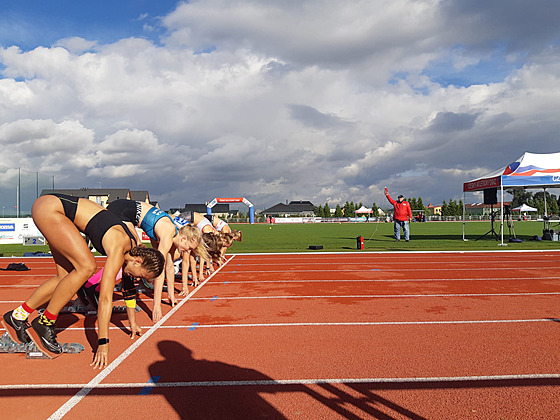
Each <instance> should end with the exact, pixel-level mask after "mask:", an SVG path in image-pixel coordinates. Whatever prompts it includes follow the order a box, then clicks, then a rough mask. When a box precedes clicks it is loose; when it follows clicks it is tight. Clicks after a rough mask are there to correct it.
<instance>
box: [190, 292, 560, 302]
mask: <svg viewBox="0 0 560 420" xmlns="http://www.w3.org/2000/svg"><path fill="white" fill-rule="evenodd" d="M552 295H560V292H535V293H530V292H527V293H449V294H447V293H442V294H431V295H425V294H418V295H306V296H303V295H302V296H295V295H294V296H219V297H215V296H213V297H205V298H193V299H191V300H252V299H380V298H426V297H494V296H552Z"/></svg>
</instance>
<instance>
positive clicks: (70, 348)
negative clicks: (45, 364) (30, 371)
mask: <svg viewBox="0 0 560 420" xmlns="http://www.w3.org/2000/svg"><path fill="white" fill-rule="evenodd" d="M84 350H85V347H84V346H83V345H81V344H80V343H64V344H63V345H62V353H69V354H76V353H81V352H82V351H84ZM0 353H25V358H26V359H51V357H49V356H47V355H46V354H45V353H43V352H42V351H41V350H40V349H39V348H37V346H36V345H35V343H34V342H33V341H31V342H30V343H16V342H15V341H13V340H12V339H11V338H10V335H9V334H8V333H7V332H6V333H4V334H3V335H2V337H0Z"/></svg>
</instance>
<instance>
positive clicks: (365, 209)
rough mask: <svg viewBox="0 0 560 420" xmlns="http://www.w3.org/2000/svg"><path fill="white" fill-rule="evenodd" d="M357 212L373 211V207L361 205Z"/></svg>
mask: <svg viewBox="0 0 560 420" xmlns="http://www.w3.org/2000/svg"><path fill="white" fill-rule="evenodd" d="M355 213H359V214H364V213H373V210H372V209H368V208H367V207H366V206H362V207H360V208H359V209H358V210H356V211H355Z"/></svg>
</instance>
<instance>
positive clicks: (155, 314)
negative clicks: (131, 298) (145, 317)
mask: <svg viewBox="0 0 560 420" xmlns="http://www.w3.org/2000/svg"><path fill="white" fill-rule="evenodd" d="M161 318H162V314H161V305H160V306H158V307H156V306H155V305H154V310H153V311H152V321H154V322H158V321H159V320H160V319H161Z"/></svg>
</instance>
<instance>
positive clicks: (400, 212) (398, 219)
mask: <svg viewBox="0 0 560 420" xmlns="http://www.w3.org/2000/svg"><path fill="white" fill-rule="evenodd" d="M385 196H386V197H387V200H389V203H391V204H392V205H393V207H394V208H395V214H394V216H393V221H394V222H395V242H398V241H400V240H401V228H402V230H403V233H404V240H405V241H406V242H408V241H409V240H410V229H409V226H408V222H409V220H412V210H411V209H410V204H409V203H408V201H404V197H403V196H402V195H399V196H398V197H397V200H398V201H395V200H393V199H392V198H391V196H390V195H389V190H388V189H387V187H385Z"/></svg>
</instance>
